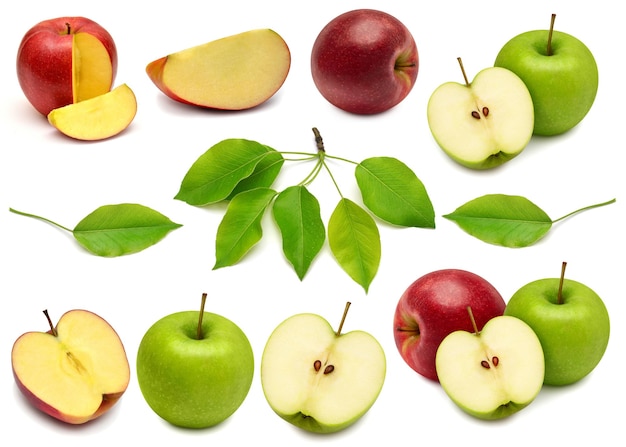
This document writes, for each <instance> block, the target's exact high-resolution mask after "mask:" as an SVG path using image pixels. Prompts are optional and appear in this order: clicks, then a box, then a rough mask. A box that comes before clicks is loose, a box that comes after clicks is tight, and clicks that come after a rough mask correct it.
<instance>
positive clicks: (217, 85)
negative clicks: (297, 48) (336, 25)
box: [146, 29, 291, 110]
mask: <svg viewBox="0 0 626 447" xmlns="http://www.w3.org/2000/svg"><path fill="white" fill-rule="evenodd" d="M290 64H291V55H290V52H289V48H288V47H287V44H286V43H285V41H284V40H283V39H282V37H281V36H279V35H278V34H277V33H276V32H274V31H272V30H270V29H258V30H252V31H247V32H244V33H241V34H237V35H234V36H229V37H225V38H222V39H219V40H215V41H212V42H209V43H206V44H203V45H199V46H196V47H192V48H188V49H186V50H182V51H180V52H177V53H174V54H171V55H169V56H167V57H165V58H161V59H158V60H156V61H154V62H152V63H150V64H148V66H147V67H146V72H147V73H148V76H149V77H150V78H151V79H152V81H153V82H154V83H155V84H156V85H157V87H159V88H160V89H161V90H162V91H163V92H164V93H165V94H167V95H168V96H170V97H171V98H174V99H176V100H178V101H180V102H184V103H188V104H194V105H198V106H202V107H207V108H214V109H221V110H242V109H247V108H250V107H253V106H256V105H258V104H260V103H262V102H264V101H266V100H267V99H269V98H270V97H271V96H272V95H274V93H276V91H278V89H279V88H280V87H281V86H282V84H283V83H284V81H285V79H286V77H287V74H288V72H289V68H290Z"/></svg>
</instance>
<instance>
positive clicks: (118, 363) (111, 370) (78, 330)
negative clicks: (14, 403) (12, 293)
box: [11, 309, 130, 424]
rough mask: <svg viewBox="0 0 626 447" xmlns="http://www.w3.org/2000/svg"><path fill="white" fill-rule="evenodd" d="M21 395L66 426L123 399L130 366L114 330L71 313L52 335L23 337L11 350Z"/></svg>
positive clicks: (89, 315) (96, 319) (84, 313)
mask: <svg viewBox="0 0 626 447" xmlns="http://www.w3.org/2000/svg"><path fill="white" fill-rule="evenodd" d="M11 364H12V368H13V375H14V377H15V381H16V383H17V386H18V388H19V389H20V391H21V392H22V393H23V394H24V395H25V396H26V397H27V399H28V400H29V401H30V402H31V403H32V404H33V405H34V406H35V407H36V408H38V409H39V410H41V411H43V412H45V413H47V414H49V415H50V416H52V417H55V418H57V419H59V420H61V421H64V422H67V423H70V424H83V423H85V422H87V421H90V420H92V419H95V418H97V417H99V416H101V415H102V414H104V413H106V412H107V411H108V410H109V409H110V408H111V407H112V406H113V405H114V404H115V403H116V402H117V401H118V400H119V398H120V397H121V396H122V395H123V394H124V392H125V391H126V388H127V387H128V383H129V380H130V367H129V364H128V359H127V356H126V351H125V350H124V346H123V344H122V342H121V340H120V338H119V336H118V335H117V333H116V332H115V330H114V329H113V328H112V327H111V326H110V325H109V324H108V323H107V322H106V321H105V320H103V319H102V318H101V317H100V316H98V315H96V314H94V313H92V312H89V311H86V310H80V309H79V310H71V311H69V312H66V313H65V314H64V315H63V316H62V317H61V319H60V320H59V322H58V324H57V326H56V328H55V330H54V332H52V331H49V332H27V333H25V334H23V335H21V336H20V337H19V338H18V339H17V340H16V341H15V343H14V345H13V349H12V351H11Z"/></svg>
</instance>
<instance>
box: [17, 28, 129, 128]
mask: <svg viewBox="0 0 626 447" xmlns="http://www.w3.org/2000/svg"><path fill="white" fill-rule="evenodd" d="M116 73H117V49H116V46H115V43H114V41H113V38H112V37H111V35H110V34H109V32H108V31H106V30H105V29H104V28H103V27H102V26H100V25H99V24H98V23H96V22H94V21H93V20H91V19H88V18H85V17H58V18H55V19H49V20H44V21H42V22H39V23H37V24H36V25H34V26H33V27H32V28H31V29H30V30H28V31H27V32H26V34H25V35H24V37H23V38H22V41H21V43H20V46H19V49H18V52H17V78H18V81H19V83H20V86H21V88H22V91H23V92H24V94H25V95H26V98H27V99H28V101H30V103H31V104H32V105H33V106H34V107H35V109H37V110H38V111H39V112H40V113H41V114H43V115H46V116H47V115H48V113H49V112H50V111H51V110H53V109H56V108H59V107H63V106H66V105H69V104H72V103H75V102H79V101H82V100H84V99H90V98H93V97H95V96H99V95H102V94H104V93H107V92H108V91H110V90H111V87H112V86H113V81H114V79H115V75H116Z"/></svg>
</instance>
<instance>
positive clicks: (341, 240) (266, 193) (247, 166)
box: [175, 128, 435, 293]
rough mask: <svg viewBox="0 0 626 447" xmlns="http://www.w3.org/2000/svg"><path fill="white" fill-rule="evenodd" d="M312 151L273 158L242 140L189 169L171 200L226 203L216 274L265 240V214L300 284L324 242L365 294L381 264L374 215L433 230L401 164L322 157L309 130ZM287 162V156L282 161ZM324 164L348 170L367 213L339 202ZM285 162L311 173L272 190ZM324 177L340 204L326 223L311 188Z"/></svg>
mask: <svg viewBox="0 0 626 447" xmlns="http://www.w3.org/2000/svg"><path fill="white" fill-rule="evenodd" d="M313 133H314V136H315V143H316V146H317V151H316V152H315V153H308V152H279V151H276V150H275V149H273V148H271V147H269V146H266V145H263V144H261V143H258V142H256V141H250V140H245V139H227V140H223V141H221V142H219V143H217V144H215V145H214V146H212V147H210V148H209V149H208V150H207V151H206V152H205V153H204V154H202V155H201V156H200V157H199V158H198V159H197V160H196V161H195V162H194V163H193V164H192V166H191V167H190V168H189V170H188V171H187V173H186V174H185V176H184V178H183V180H182V182H181V186H180V189H179V191H178V193H177V194H176V196H175V199H177V200H181V201H184V202H186V203H188V204H190V205H194V206H208V205H211V204H215V203H220V202H228V206H227V208H226V212H225V213H224V216H223V218H222V220H221V222H220V224H219V227H218V230H217V234H216V242H215V258H216V260H215V264H214V267H213V268H214V269H218V268H222V267H227V266H232V265H235V264H237V263H238V262H239V261H240V260H241V259H242V258H243V257H244V256H245V255H246V254H247V253H248V252H249V251H250V249H251V248H252V247H253V246H254V245H256V244H257V243H258V242H259V241H260V240H261V239H262V236H263V228H262V220H263V216H264V215H265V213H266V212H267V210H268V209H270V208H271V210H272V215H273V218H274V221H275V223H276V225H277V227H278V229H279V230H280V234H281V237H282V249H283V253H284V255H285V257H286V259H287V260H288V261H289V263H290V264H291V265H292V267H293V269H294V271H295V272H296V274H297V275H298V277H299V278H300V280H302V279H303V278H304V276H305V275H306V273H307V272H308V271H309V268H310V267H311V264H312V262H313V260H314V259H315V258H316V257H317V255H318V254H319V253H320V251H321V249H322V247H323V246H324V243H325V242H326V239H327V240H328V244H329V247H330V250H331V253H332V255H333V256H334V258H335V260H336V261H337V262H338V264H339V265H340V266H341V268H342V269H343V270H344V271H345V272H346V273H347V274H348V275H349V276H350V277H351V278H352V279H353V280H354V281H355V282H356V283H358V284H359V285H360V286H361V287H363V289H364V290H365V292H366V293H367V291H368V289H369V286H370V284H371V282H372V280H373V279H374V277H375V276H376V273H377V271H378V267H379V264H380V258H381V241H380V234H379V229H378V224H377V222H376V220H375V217H377V218H379V219H381V220H382V221H384V222H387V223H389V224H391V225H396V226H400V227H418V228H434V227H435V214H434V209H433V206H432V203H431V201H430V198H429V196H428V193H427V191H426V188H425V187H424V185H423V183H422V182H421V181H420V179H419V178H418V177H417V175H415V173H414V172H413V171H412V170H411V169H410V168H409V167H408V166H407V165H406V164H404V163H403V162H401V161H400V160H398V159H396V158H392V157H373V158H368V159H366V160H364V161H362V162H360V163H357V162H354V161H351V160H346V159H344V158H340V157H336V156H333V155H331V154H328V153H327V152H326V149H325V147H324V143H323V140H322V137H321V135H320V133H319V131H318V130H317V129H316V128H313ZM287 157H289V158H287ZM328 159H333V160H336V161H342V162H345V163H347V164H351V165H353V166H354V168H355V170H354V175H355V180H356V183H357V185H358V189H359V191H360V193H361V200H362V203H363V204H364V206H365V207H363V206H361V205H359V204H358V203H357V201H355V200H352V199H350V198H348V197H345V196H344V194H343V193H342V192H341V189H340V187H339V185H338V183H337V181H336V179H335V177H334V176H333V173H332V172H331V169H330V167H329V164H328V163H327V160H328ZM286 162H311V163H312V164H313V167H312V169H311V171H310V172H309V174H308V175H307V176H306V177H305V178H304V179H302V181H300V182H299V183H297V184H295V185H293V186H289V187H287V188H285V189H284V190H282V191H277V190H275V189H273V188H272V185H273V184H274V182H275V181H276V179H277V178H278V176H279V174H280V173H281V169H282V167H283V166H284V164H285V163H286ZM322 171H325V172H326V173H327V174H328V176H329V177H330V179H331V181H332V183H333V184H334V185H335V188H336V189H337V193H338V197H339V200H338V202H337V204H336V205H335V208H334V210H333V211H332V214H331V215H330V218H329V220H328V222H327V223H326V224H325V223H324V221H323V219H322V214H321V207H320V203H319V201H318V200H317V198H316V197H315V196H314V195H313V194H312V193H311V191H310V188H309V186H310V185H311V184H312V183H313V181H315V180H317V179H318V178H319V174H320V173H321V172H322Z"/></svg>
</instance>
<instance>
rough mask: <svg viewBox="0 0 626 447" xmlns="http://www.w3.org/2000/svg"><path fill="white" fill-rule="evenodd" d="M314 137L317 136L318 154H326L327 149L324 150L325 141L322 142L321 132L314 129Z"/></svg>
mask: <svg viewBox="0 0 626 447" xmlns="http://www.w3.org/2000/svg"><path fill="white" fill-rule="evenodd" d="M313 135H315V144H316V145H317V150H318V152H326V149H324V140H322V134H321V133H320V131H319V130H317V127H314V128H313Z"/></svg>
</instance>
